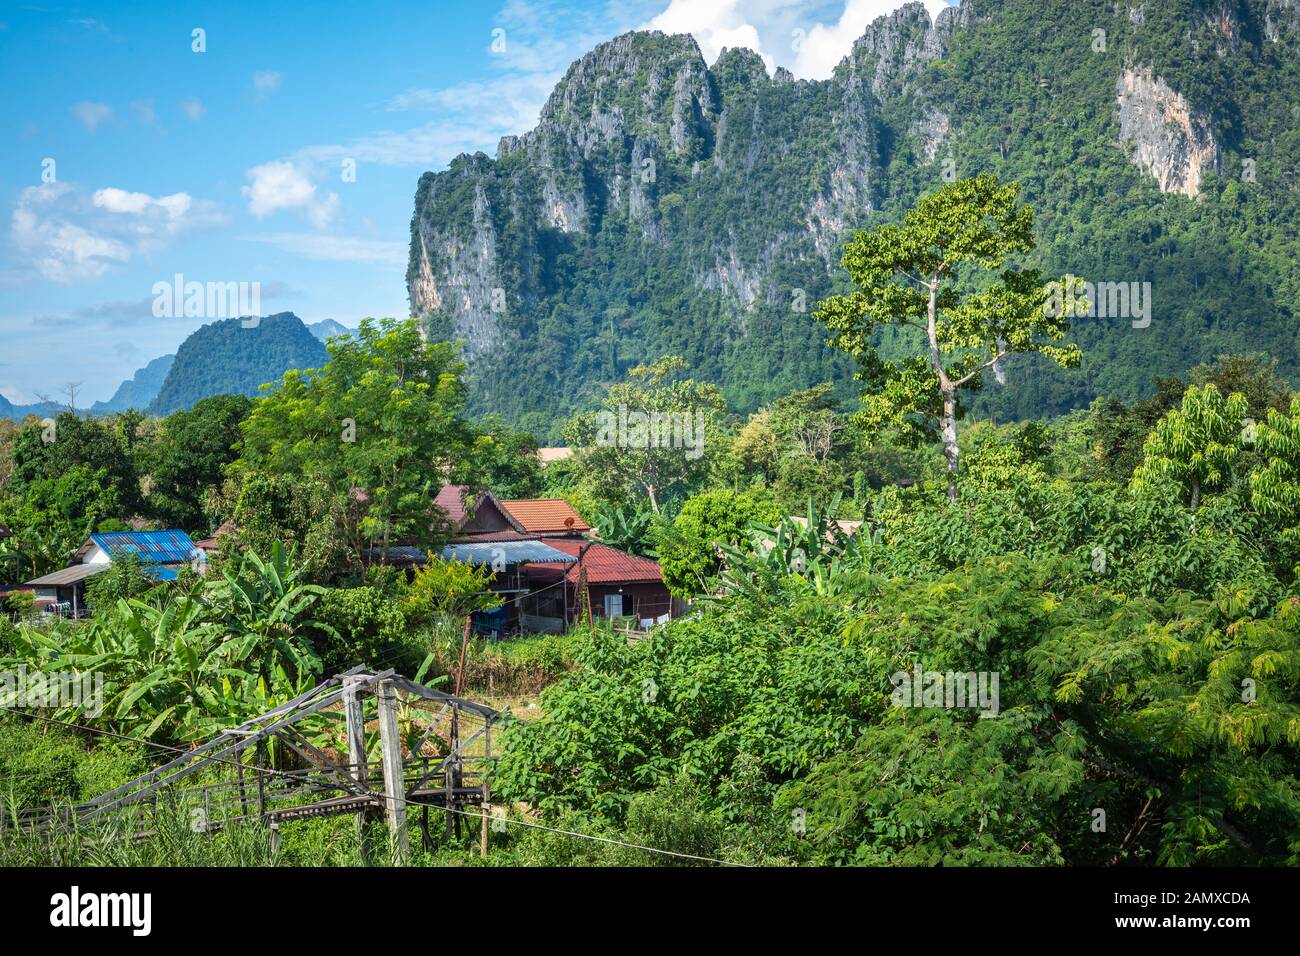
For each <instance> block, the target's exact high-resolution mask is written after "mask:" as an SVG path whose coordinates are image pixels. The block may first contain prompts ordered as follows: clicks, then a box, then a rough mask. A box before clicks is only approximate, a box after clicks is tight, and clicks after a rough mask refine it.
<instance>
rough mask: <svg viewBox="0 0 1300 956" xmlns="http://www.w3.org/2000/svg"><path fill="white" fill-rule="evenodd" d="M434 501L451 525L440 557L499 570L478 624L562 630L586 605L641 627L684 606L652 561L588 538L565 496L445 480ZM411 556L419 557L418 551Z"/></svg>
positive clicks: (501, 629) (493, 628) (507, 629)
mask: <svg viewBox="0 0 1300 956" xmlns="http://www.w3.org/2000/svg"><path fill="white" fill-rule="evenodd" d="M434 503H435V504H436V505H437V506H438V507H439V508H440V509H441V510H442V511H443V512H444V513H445V514H446V516H447V522H448V524H449V526H450V527H451V529H452V532H453V537H452V540H451V543H449V544H448V545H447V547H445V548H444V549H443V554H442V557H444V558H455V559H456V560H462V561H464V560H471V561H473V562H474V563H476V564H482V565H486V566H489V567H492V568H493V570H494V571H495V572H496V575H495V580H496V583H494V585H493V589H494V590H496V591H498V592H499V593H501V595H502V597H503V598H505V603H504V605H503V606H502V607H501V608H499V609H498V610H497V611H495V612H492V613H490V614H481V615H477V616H476V620H475V627H476V628H477V629H478V630H480V631H489V632H492V633H497V634H506V633H516V632H519V631H563V630H564V629H566V628H567V627H568V625H569V624H571V623H572V622H574V621H575V620H577V619H578V618H579V617H580V616H582V615H585V614H587V613H588V610H589V611H590V614H591V616H593V617H605V618H619V619H623V620H625V621H626V622H627V623H628V624H629V625H630V626H632V627H640V628H643V629H645V628H649V627H651V626H653V625H654V624H655V623H658V622H662V621H666V620H668V619H669V618H670V617H673V616H676V615H677V614H678V613H680V612H681V610H682V608H683V605H682V604H681V602H680V601H676V600H675V599H674V598H673V597H672V595H670V594H669V592H668V588H667V586H666V585H665V584H664V582H663V574H662V572H661V571H660V569H659V565H658V563H657V562H655V561H652V560H650V559H649V558H643V557H639V556H637V555H633V554H627V553H625V552H623V551H619V550H618V549H616V548H612V547H610V546H609V545H607V544H601V543H600V542H597V541H592V540H590V539H589V538H588V537H587V535H589V534H591V532H592V528H591V526H590V525H589V524H588V523H587V522H586V521H584V520H583V518H582V516H581V515H579V514H578V513H577V511H575V510H574V508H573V506H572V505H570V504H569V503H568V502H567V501H565V500H564V499H563V498H525V499H519V498H513V499H504V500H503V499H498V498H497V497H496V496H495V495H494V494H492V493H491V492H490V491H481V492H474V491H473V490H471V489H469V488H466V487H465V486H461V485H447V486H445V487H443V489H442V490H441V491H439V493H438V495H437V497H436V498H435V499H434ZM391 550H392V549H390V551H391ZM411 550H412V551H415V549H411ZM393 557H394V558H395V559H396V560H397V561H398V562H400V561H401V560H402V557H403V556H402V555H394V556H393ZM409 558H410V559H411V561H412V562H413V563H420V562H421V561H422V560H423V555H417V554H411V555H410V556H409ZM584 595H585V597H584Z"/></svg>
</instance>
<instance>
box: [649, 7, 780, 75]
mask: <svg viewBox="0 0 1300 956" xmlns="http://www.w3.org/2000/svg"><path fill="white" fill-rule="evenodd" d="M744 6H745V5H744V4H742V3H741V2H740V0H672V2H671V3H669V4H668V9H667V10H665V11H664V12H663V13H661V14H659V16H657V17H655V18H654V19H653V20H651V21H650V22H649V23H647V24H646V25H645V29H647V30H662V31H663V32H664V33H689V34H691V35H692V36H693V37H695V42H696V43H698V44H699V45H700V52H701V53H703V54H704V59H705V61H706V62H708V63H712V62H713V61H714V60H716V59H717V58H718V54H719V53H721V52H722V51H723V49H724V48H726V47H747V48H748V49H750V50H753V51H754V52H755V53H757V54H758V55H759V56H761V57H762V58H763V62H764V63H766V64H767V68H768V70H769V71H770V70H771V69H772V65H773V62H774V61H773V59H772V57H771V56H770V55H768V54H767V53H765V52H764V51H763V44H762V41H761V40H760V39H759V34H758V27H756V26H755V25H754V24H753V23H751V22H749V19H750V14H749V13H748V12H747V11H746V10H745V9H743V8H744Z"/></svg>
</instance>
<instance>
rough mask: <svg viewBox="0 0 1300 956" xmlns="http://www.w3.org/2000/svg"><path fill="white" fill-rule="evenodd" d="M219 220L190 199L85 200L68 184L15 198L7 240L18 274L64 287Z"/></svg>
mask: <svg viewBox="0 0 1300 956" xmlns="http://www.w3.org/2000/svg"><path fill="white" fill-rule="evenodd" d="M222 218H223V217H222V216H221V215H220V212H219V211H218V209H217V207H216V206H215V205H214V204H212V203H210V202H206V201H202V200H195V199H194V198H193V197H191V196H190V195H189V194H188V193H173V194H172V195H170V196H160V197H157V198H155V197H153V196H150V195H148V194H147V193H134V192H128V191H126V190H124V189H116V188H113V187H109V188H106V189H99V190H96V191H95V192H94V194H93V195H90V196H87V195H86V194H85V193H84V192H83V191H81V190H80V189H78V188H76V187H75V186H73V185H71V184H68V183H47V184H43V185H40V186H29V187H28V188H26V189H24V190H22V192H20V193H19V194H18V202H17V204H16V205H15V207H14V211H13V216H12V217H11V219H10V228H9V239H10V243H11V244H12V246H13V248H14V250H15V251H16V253H17V255H16V256H15V257H14V258H15V261H16V262H17V263H18V264H19V272H20V273H21V272H24V271H26V272H27V273H35V274H38V275H40V276H42V277H43V278H45V279H49V280H51V281H54V282H64V283H67V282H76V281H78V280H82V279H90V278H95V277H97V276H101V275H103V274H104V273H105V272H107V271H108V270H109V269H110V268H112V267H113V266H116V265H122V264H124V263H127V262H129V261H130V260H131V259H132V258H134V257H135V256H137V255H140V254H142V253H149V252H152V251H154V250H156V249H160V248H162V247H164V246H165V245H167V244H168V243H169V242H171V241H172V240H173V239H174V238H175V237H176V236H177V235H179V234H180V233H181V232H183V231H186V230H189V229H193V228H198V227H200V226H204V225H209V224H213V223H217V222H220V221H221V220H222Z"/></svg>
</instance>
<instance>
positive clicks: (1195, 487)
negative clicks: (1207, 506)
mask: <svg viewBox="0 0 1300 956" xmlns="http://www.w3.org/2000/svg"><path fill="white" fill-rule="evenodd" d="M1200 506H1201V479H1199V478H1193V479H1192V511H1193V513H1194V512H1195V511H1196V509H1197V508H1199V507H1200Z"/></svg>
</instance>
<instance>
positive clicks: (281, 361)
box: [150, 312, 329, 415]
mask: <svg viewBox="0 0 1300 956" xmlns="http://www.w3.org/2000/svg"><path fill="white" fill-rule="evenodd" d="M245 321H246V320H244V319H222V320H221V321H219V322H212V323H210V324H208V325H205V326H202V327H201V328H199V329H196V330H195V331H194V332H193V333H192V334H191V335H190V337H189V338H187V339H186V340H185V341H184V342H182V343H181V347H180V348H179V349H177V350H176V360H175V361H174V362H173V363H172V367H171V370H170V371H169V372H168V373H167V378H166V380H165V381H164V382H163V385H162V389H161V390H160V391H159V392H158V397H157V398H155V399H154V401H153V404H152V405H151V406H150V411H152V412H154V413H155V414H158V415H168V414H170V413H171V412H174V411H176V410H177V409H180V408H189V407H190V406H191V405H193V404H194V403H195V402H197V401H198V400H199V399H201V398H207V397H208V396H210V395H256V394H257V391H258V389H259V388H260V387H261V386H262V385H264V384H266V383H267V382H278V381H279V380H280V376H281V375H283V374H284V373H285V372H286V371H287V370H289V369H304V368H318V367H320V366H321V365H324V364H325V362H326V361H327V360H328V358H329V353H328V352H326V351H325V346H324V345H322V344H321V343H320V341H319V340H318V339H317V338H316V336H314V335H312V333H311V332H310V331H309V330H308V328H307V326H306V325H304V324H303V321H302V319H300V318H298V317H297V316H296V315H294V314H293V313H292V312H281V313H279V314H277V315H268V316H264V317H262V318H261V319H259V320H258V322H257V324H256V325H255V326H253V325H245Z"/></svg>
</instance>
